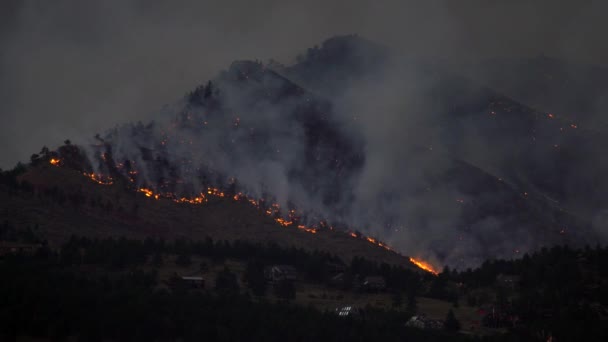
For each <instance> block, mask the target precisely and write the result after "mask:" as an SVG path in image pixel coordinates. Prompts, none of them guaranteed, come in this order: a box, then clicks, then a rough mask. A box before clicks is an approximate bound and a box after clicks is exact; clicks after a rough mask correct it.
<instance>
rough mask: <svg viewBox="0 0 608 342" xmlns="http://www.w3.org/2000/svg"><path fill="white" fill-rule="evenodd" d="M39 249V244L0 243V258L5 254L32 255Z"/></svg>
mask: <svg viewBox="0 0 608 342" xmlns="http://www.w3.org/2000/svg"><path fill="white" fill-rule="evenodd" d="M39 248H40V245H39V244H31V243H20V242H12V241H0V256H1V255H7V254H34V253H35V252H36V251H37V250H38V249H39Z"/></svg>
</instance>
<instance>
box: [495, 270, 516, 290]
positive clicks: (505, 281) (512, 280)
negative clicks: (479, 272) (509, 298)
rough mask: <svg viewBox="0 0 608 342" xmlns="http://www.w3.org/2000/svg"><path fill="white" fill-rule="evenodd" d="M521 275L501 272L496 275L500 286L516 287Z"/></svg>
mask: <svg viewBox="0 0 608 342" xmlns="http://www.w3.org/2000/svg"><path fill="white" fill-rule="evenodd" d="M520 280H521V277H520V276H518V275H509V274H503V273H501V274H499V275H497V276H496V283H497V285H499V286H502V287H506V288H509V289H514V288H516V287H517V286H518V285H519V281H520Z"/></svg>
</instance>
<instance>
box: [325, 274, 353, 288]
mask: <svg viewBox="0 0 608 342" xmlns="http://www.w3.org/2000/svg"><path fill="white" fill-rule="evenodd" d="M351 280H352V279H351ZM329 284H330V285H331V286H333V287H337V288H346V287H348V286H349V285H350V284H349V280H348V279H347V277H346V275H345V274H344V273H338V274H336V275H335V276H333V277H331V279H330V280H329Z"/></svg>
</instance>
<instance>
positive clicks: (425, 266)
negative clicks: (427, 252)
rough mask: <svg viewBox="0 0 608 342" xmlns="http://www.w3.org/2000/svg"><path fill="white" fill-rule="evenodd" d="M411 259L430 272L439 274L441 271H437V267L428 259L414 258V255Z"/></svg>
mask: <svg viewBox="0 0 608 342" xmlns="http://www.w3.org/2000/svg"><path fill="white" fill-rule="evenodd" d="M410 261H411V262H412V263H413V264H414V265H416V266H418V267H419V268H421V269H423V270H425V271H427V272H429V273H432V274H434V275H438V274H439V272H437V271H436V270H435V268H434V267H433V265H431V264H429V263H428V262H426V261H422V260H418V259H414V258H412V257H410Z"/></svg>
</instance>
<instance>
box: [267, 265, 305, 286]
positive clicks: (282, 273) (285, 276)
mask: <svg viewBox="0 0 608 342" xmlns="http://www.w3.org/2000/svg"><path fill="white" fill-rule="evenodd" d="M264 276H265V277H266V280H267V281H269V282H271V283H276V282H280V281H283V280H287V281H295V280H296V279H297V278H298V272H297V271H296V269H295V267H293V266H290V265H273V266H270V267H267V268H266V269H265V270H264Z"/></svg>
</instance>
